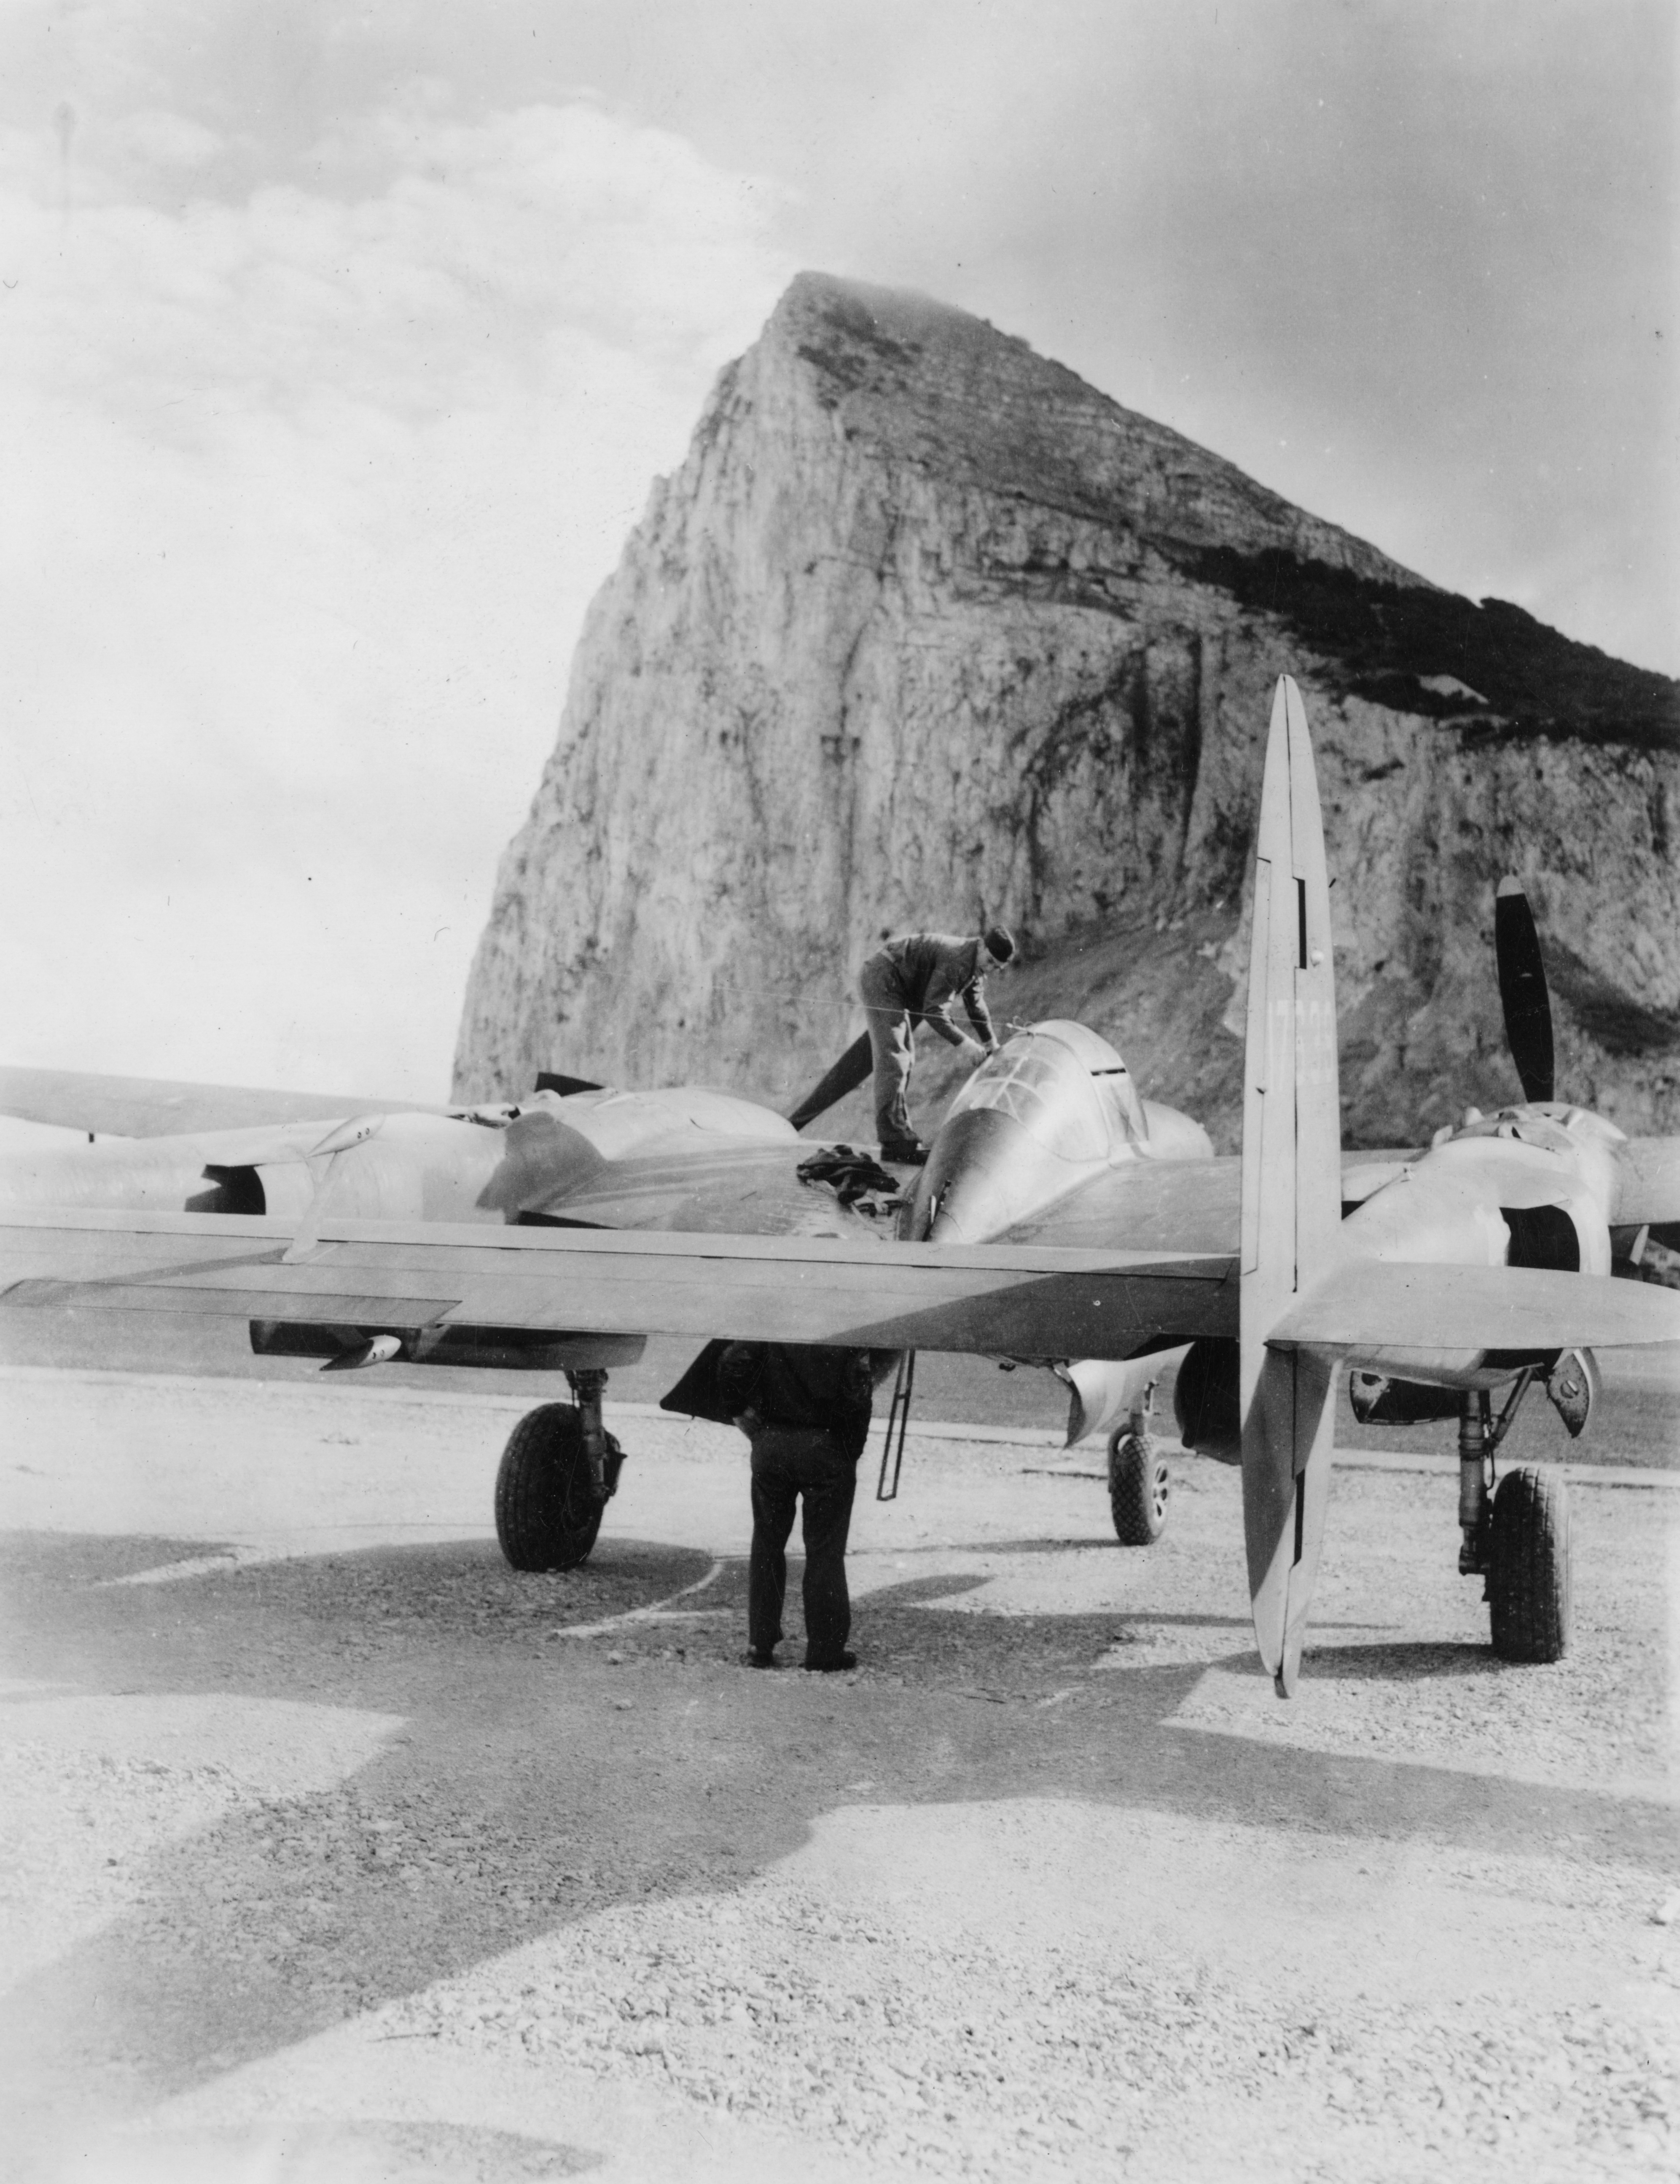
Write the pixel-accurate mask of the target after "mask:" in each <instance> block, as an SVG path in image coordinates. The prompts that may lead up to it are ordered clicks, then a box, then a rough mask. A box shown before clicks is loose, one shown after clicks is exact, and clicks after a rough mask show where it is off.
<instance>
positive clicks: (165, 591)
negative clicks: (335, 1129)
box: [0, 94, 790, 1096]
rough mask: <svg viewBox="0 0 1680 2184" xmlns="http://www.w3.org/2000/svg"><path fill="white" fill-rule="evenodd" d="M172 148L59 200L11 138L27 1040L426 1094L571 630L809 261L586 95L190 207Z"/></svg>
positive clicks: (195, 1066) (759, 194) (13, 927)
mask: <svg viewBox="0 0 1680 2184" xmlns="http://www.w3.org/2000/svg"><path fill="white" fill-rule="evenodd" d="M170 120H171V117H170V116H169V115H168V114H160V113H159V111H158V110H157V109H156V108H155V107H148V109H147V110H146V111H145V112H144V113H143V114H139V115H136V116H133V117H131V118H130V121H129V123H128V125H126V126H125V127H114V126H113V127H108V128H104V129H103V130H101V131H92V130H89V131H86V136H87V138H88V139H89V140H92V139H93V138H95V137H96V136H97V138H98V142H97V144H94V143H92V142H90V143H89V146H88V156H87V158H86V160H85V161H83V162H82V163H81V164H79V165H78V167H77V169H76V171H75V177H74V181H75V188H74V192H73V198H72V209H71V210H70V212H69V213H68V214H66V213H65V212H64V210H63V209H61V207H60V205H59V203H58V198H57V194H56V192H57V176H56V170H54V168H53V163H52V162H51V161H50V160H45V159H42V155H41V150H40V144H39V141H38V138H37V139H35V140H30V139H23V140H19V138H18V137H16V136H14V137H12V138H11V139H9V140H8V142H5V143H4V144H3V145H0V181H3V187H4V192H5V199H4V203H3V204H0V214H3V225H4V226H5V227H6V230H7V232H8V234H9V235H10V236H11V237H13V238H14V240H13V242H12V244H11V247H10V252H9V258H8V263H7V264H6V265H4V266H3V268H0V270H3V274H4V277H5V279H6V281H8V284H11V283H15V285H14V286H13V285H8V287H7V288H6V289H5V290H4V291H3V292H0V357H3V360H0V404H3V421H0V460H3V462H4V465H5V474H6V476H7V478H8V504H9V511H8V512H9V521H8V525H7V526H6V532H5V543H4V546H3V548H0V612H3V615H4V618H5V621H6V624H7V626H8V628H9V629H11V630H13V631H14V632H19V642H18V643H16V644H15V645H14V649H13V655H12V660H11V662H10V666H9V688H8V691H7V692H6V694H5V699H4V705H5V715H4V716H5V719H6V723H7V740H8V744H9V745H10V748H11V751H12V756H11V758H10V759H9V760H8V762H7V765H6V766H5V770H4V771H5V778H4V779H3V781H0V827H3V835H4V840H3V844H0V848H3V854H4V870H3V875H0V916H3V917H4V919H5V929H6V934H7V939H6V942H5V946H4V982H3V996H0V1008H3V1010H4V1015H5V1022H6V1026H7V1034H6V1039H5V1042H4V1044H5V1045H6V1047H7V1049H8V1053H9V1056H10V1058H13V1059H15V1060H20V1061H22V1060H34V1061H56V1062H58V1063H59V1064H61V1065H63V1066H67V1067H87V1068H98V1067H105V1068H113V1069H116V1068H123V1069H131V1070H136V1071H144V1072H147V1073H168V1074H176V1075H184V1076H208V1077H212V1078H223V1079H237V1080H239V1081H248V1082H274V1083H309V1082H311V1081H314V1082H318V1083H322V1084H324V1085H325V1087H326V1088H327V1089H340V1088H341V1087H342V1089H347V1090H359V1091H366V1092H377V1091H381V1090H383V1091H386V1092H388V1093H391V1094H392V1095H403V1094H407V1095H418V1096H438V1095H442V1092H443V1090H444V1089H445V1085H446V1079H447V1073H448V1057H449V1051H450V1047H451V1044H452V1041H453V1031H454V1025H455V1020H456V1017H457V1015H458V1012H459V1002H460V994H461V988H462V984H463V982H464V979H465V969H466V964H467V961H468V958H469V956H470V950H471V948H472V946H473V944H474V942H475V941H476V936H477V932H478V930H479V928H480V927H481V923H482V921H483V917H484V914H485V911H486V909H487V904H488V898H489V889H490V883H491V877H492V871H493V866H494V861H495V858H496V855H497V854H498V851H499V850H500V848H501V847H502V844H503V842H504V841H505V839H506V838H507V837H508V835H509V833H511V831H512V829H513V827H514V826H515V824H516V823H517V821H518V818H519V816H520V813H521V811H522V810H523V807H524V805H525V804H526V800H527V799H528V798H529V796H530V794H531V790H532V788H534V786H535V783H536V780H537V773H538V771H539V768H540V766H541V763H542V758H543V756H544V755H545V754H546V752H547V750H548V747H549V745H550V744H551V743H552V740H553V736H554V727H555V722H556V718H557V715H558V710H559V701H560V697H561V694H562V689H563V684H564V677H565V666H566V661H567V657H568V655H569V652H570V643H571V638H572V636H573V632H574V631H575V628H576V623H577V621H578V619H579V618H580V616H581V610H582V608H583V605H584V604H586V602H587V598H588V595H589V594H590V593H591V592H592V590H593V588H594V587H595V585H596V584H597V583H598V582H599V580H600V578H601V577H603V576H604V573H605V572H606V571H607V570H608V569H609V567H610V565H611V564H612V562H613V560H614V559H615V556H616V554H617V551H618V549H619V547H620V543H621V542H622V539H623V538H624V536H625V534H626V532H627V531H628V529H629V528H630V526H631V523H632V522H633V521H635V518H636V516H637V514H638V513H639V511H640V508H641V506H642V504H643V501H644V499H645V497H646V493H647V489H648V479H649V477H650V476H651V475H652V474H653V473H654V471H657V470H659V469H661V468H667V467H669V466H670V465H671V464H672V463H673V462H675V461H676V460H679V459H680V456H681V450H682V448H683V445H684V443H685V441H686V438H687V433H688V431H689V429H690V428H691V426H692V424H693V418H694V415H695V414H696V412H697V410H698V405H699V403H700V400H701V398H702V397H703V394H704V388H705V387H706V385H707V383H708V382H709V378H710V376H712V374H713V372H714V371H715V369H716V367H717V365H718V364H719V363H720V361H721V360H722V359H724V358H725V357H726V356H727V355H728V354H732V352H733V351H735V350H736V349H738V348H740V347H742V346H743V345H744V344H745V343H746V342H748V340H750V339H751V337H752V336H753V335H754V332H755V331H756V330H757V327H758V325H759V322H760V321H761V320H762V319H763V317H764V315H765V313H766V312H767V310H768V309H769V308H770V304H772V303H773V301H774V299H775V296H776V292H777V290H778V288H779V287H780V286H781V284H782V281H784V280H785V278H786V276H787V272H788V270H790V268H789V267H788V265H787V264H786V263H785V261H783V260H782V259H781V258H780V257H779V256H778V255H777V253H776V252H775V250H774V249H773V248H772V247H771V246H770V243H769V242H767V240H766V234H767V225H768V218H769V214H770V205H769V203H767V198H768V192H766V191H765V188H764V187H762V186H759V185H755V184H754V183H752V182H751V181H748V180H746V179H743V178H742V177H739V176H737V175H731V174H729V173H727V172H725V171H722V170H720V169H719V168H717V167H715V166H714V165H711V164H708V163H707V162H706V161H705V160H704V159H701V158H700V157H699V156H698V154H697V153H695V152H694V151H693V148H691V147H690V146H689V145H687V143H685V142H683V141H682V140H681V138H678V137H676V136H670V135H668V134H665V133H663V132H661V131H656V130H650V129H648V128H644V127H638V126H635V125H631V124H629V123H627V122H626V121H624V120H620V119H618V118H616V117H615V116H614V115H611V114H607V113H604V112H603V111H601V110H600V109H598V108H597V107H594V106H592V105H589V104H582V103H580V104H574V105H570V106H566V107H554V106H541V107H535V106H534V107H529V108H526V109H522V110H519V111H509V112H503V113H498V114H490V115H488V116H486V117H485V118H483V119H481V120H478V121H476V122H467V121H463V120H459V119H456V118H454V117H453V116H452V114H450V113H449V112H448V111H447V110H446V109H442V108H441V106H440V103H439V101H438V99H437V97H436V95H435V94H425V95H421V96H411V97H409V98H407V99H406V100H405V101H404V103H403V104H401V105H400V106H396V105H393V106H389V107H387V108H385V109H381V110H379V111H376V112H375V113H373V114H370V115H367V116H366V117H364V118H363V119H362V120H358V121H355V122H352V123H346V124H342V125H340V127H339V128H338V130H337V132H336V133H335V135H334V136H333V138H332V139H331V142H326V143H324V144H323V145H322V146H321V147H320V155H319V159H318V160H316V161H315V162H314V167H315V169H316V171H317V173H318V175H319V181H318V182H317V183H316V184H315V185H314V186H313V187H307V188H306V187H301V186H300V185H299V184H298V183H296V182H287V183H285V184H270V185H268V186H265V187H262V188H259V189H258V190H256V191H254V192H249V193H248V194H247V195H245V196H243V197H242V198H235V199H233V200H232V201H226V200H224V199H221V198H216V197H214V196H212V195H209V194H208V193H206V194H202V195H193V196H192V197H190V198H188V200H187V201H186V203H184V204H181V206H180V207H179V209H174V210H171V209H165V208H164V207H162V206H160V205H159V204H158V203H155V202H147V199H146V198H145V197H144V196H143V195H142V193H140V192H137V191H136V188H135V187H134V186H133V183H132V178H131V163H132V161H133V160H134V159H136V158H137V157H141V156H144V157H146V158H148V159H153V160H156V159H166V160H167V161H169V162H170V163H171V164H172V168H173V170H174V171H175V174H176V175H179V174H180V173H181V171H182V170H183V168H184V167H186V166H190V165H191V164H192V161H193V160H194V159H197V158H199V157H201V156H202V157H209V156H210V153H211V152H212V151H213V149H214V146H213V145H212V144H210V143H207V142H205V139H207V138H208V137H209V135H210V132H209V131H199V130H198V129H197V125H196V124H195V123H193V122H192V121H190V120H181V125H180V127H179V128H171V127H170V126H169V123H170ZM78 142H79V143H80V142H81V139H80V138H79V139H78ZM96 153H97V159H96V156H95V155H96ZM100 160H103V161H105V162H106V164H99V161H100Z"/></svg>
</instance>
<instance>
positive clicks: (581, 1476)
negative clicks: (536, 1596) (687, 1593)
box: [496, 1366, 624, 1570]
mask: <svg viewBox="0 0 1680 2184" xmlns="http://www.w3.org/2000/svg"><path fill="white" fill-rule="evenodd" d="M566 1379H567V1382H568V1384H569V1385H570V1389H571V1392H572V1394H573V1396H575V1397H576V1406H575V1407H574V1405H573V1404H571V1403H544V1404H543V1405H542V1407H540V1408H539V1409H537V1410H534V1411H528V1412H526V1415H525V1417H524V1418H521V1419H520V1422H519V1424H517V1425H516V1426H515V1428H514V1429H513V1432H512V1433H511V1434H510V1435H509V1437H508V1445H507V1446H506V1448H505V1449H503V1451H502V1463H501V1468H500V1469H499V1470H498V1472H497V1474H496V1537H497V1538H498V1541H500V1542H501V1546H502V1552H503V1554H504V1555H505V1556H506V1557H507V1558H508V1560H509V1563H512V1565H513V1567H514V1568H515V1569H520V1570H565V1569H576V1567H577V1565H578V1564H579V1563H581V1562H584V1561H587V1558H588V1555H589V1551H590V1549H591V1548H592V1546H594V1544H595V1535H596V1534H597V1533H598V1531H599V1530H600V1529H601V1518H602V1514H603V1513H604V1510H605V1508H606V1506H607V1503H608V1502H609V1501H610V1500H611V1499H612V1497H613V1496H614V1495H615V1493H617V1491H618V1475H619V1471H620V1467H621V1466H622V1464H623V1463H624V1451H623V1450H622V1449H621V1448H620V1446H619V1445H618V1442H617V1441H616V1440H615V1439H614V1437H613V1435H611V1434H609V1432H608V1431H607V1429H606V1428H605V1426H604V1424H602V1421H601V1398H602V1396H604V1393H605V1392H606V1386H607V1376H606V1374H605V1373H604V1372H603V1371H601V1370H600V1369H599V1368H598V1367H593V1366H581V1367H579V1368H577V1369H576V1371H575V1372H568V1373H567V1374H566Z"/></svg>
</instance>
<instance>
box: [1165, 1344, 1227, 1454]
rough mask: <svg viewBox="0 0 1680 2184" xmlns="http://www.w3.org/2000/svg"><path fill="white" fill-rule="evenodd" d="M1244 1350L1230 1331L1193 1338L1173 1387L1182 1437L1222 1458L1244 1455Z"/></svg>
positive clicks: (1201, 1450)
mask: <svg viewBox="0 0 1680 2184" xmlns="http://www.w3.org/2000/svg"><path fill="white" fill-rule="evenodd" d="M1241 1360H1242V1353H1241V1351H1240V1349H1239V1348H1238V1345H1237V1343H1236V1342H1235V1341H1233V1340H1232V1338H1231V1336H1230V1335H1228V1334H1214V1335H1204V1337H1203V1338H1202V1340H1200V1341H1199V1342H1193V1343H1192V1344H1191V1345H1190V1347H1189V1349H1188V1351H1187V1352H1186V1354H1185V1358H1184V1362H1183V1363H1182V1365H1181V1366H1180V1367H1179V1368H1178V1379H1177V1384H1176V1385H1175V1386H1174V1388H1173V1391H1172V1409H1173V1415H1174V1416H1175V1417H1176V1418H1177V1420H1178V1437H1179V1439H1180V1440H1182V1442H1183V1444H1184V1446H1185V1447H1186V1448H1193V1449H1195V1450H1196V1451H1198V1453H1199V1454H1200V1455H1202V1456H1211V1457H1215V1459H1216V1460H1217V1461H1218V1462H1219V1463H1241V1462H1242V1460H1243V1418H1242V1362H1241Z"/></svg>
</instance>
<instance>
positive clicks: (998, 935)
mask: <svg viewBox="0 0 1680 2184" xmlns="http://www.w3.org/2000/svg"><path fill="white" fill-rule="evenodd" d="M981 939H982V940H983V941H984V943H985V944H986V952H987V955H988V956H990V957H991V958H992V960H993V962H994V963H1012V962H1013V961H1015V936H1014V934H1013V933H1009V932H1006V931H1005V930H1004V928H1003V927H1002V926H1001V925H988V926H987V928H986V930H985V932H984V933H982V935H981Z"/></svg>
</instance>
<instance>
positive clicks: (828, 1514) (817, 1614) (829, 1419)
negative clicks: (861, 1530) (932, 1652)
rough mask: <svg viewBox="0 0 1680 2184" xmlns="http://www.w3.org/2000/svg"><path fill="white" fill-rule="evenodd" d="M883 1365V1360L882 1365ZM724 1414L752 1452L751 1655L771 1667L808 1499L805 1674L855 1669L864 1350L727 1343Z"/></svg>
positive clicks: (721, 1385) (866, 1375) (866, 1393)
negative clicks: (799, 1519)
mask: <svg viewBox="0 0 1680 2184" xmlns="http://www.w3.org/2000/svg"><path fill="white" fill-rule="evenodd" d="M882 1362H883V1364H885V1363H887V1362H888V1361H887V1360H886V1359H885V1358H884V1357H883V1360H882ZM717 1385H718V1392H719V1394H720V1396H721V1398H722V1401H723V1407H724V1408H725V1409H726V1411H728V1412H729V1413H730V1415H731V1417H732V1418H733V1419H734V1420H735V1423H736V1424H737V1426H738V1427H739V1428H740V1429H741V1430H742V1432H743V1434H745V1435H746V1436H747V1439H748V1441H749V1442H750V1443H751V1445H752V1450H753V1550H752V1558H751V1560H750V1562H749V1563H748V1569H747V1645H748V1653H747V1659H748V1664H749V1665H750V1666H751V1667H753V1668H754V1669H774V1668H775V1667H776V1666H777V1665H778V1664H777V1662H776V1646H777V1645H778V1644H779V1643H780V1642H781V1638H782V1602H783V1600H784V1599H785V1598H786V1596H787V1535H788V1534H789V1533H790V1532H791V1531H792V1530H793V1507H794V1504H795V1502H800V1501H803V1502H804V1541H805V1583H804V1604H805V1663H804V1664H805V1666H806V1667H807V1668H808V1669H854V1668H855V1667H856V1666H857V1660H858V1657H857V1655H856V1654H855V1653H848V1652H847V1651H846V1641H847V1639H848V1636H849V1635H850V1634H851V1628H852V1602H851V1596H850V1595H849V1594H848V1591H847V1589H846V1535H847V1532H848V1529H849V1528H850V1525H851V1521H852V1496H853V1493H854V1490H855V1488H856V1485H857V1476H858V1458H859V1457H860V1456H861V1455H862V1454H863V1449H864V1441H865V1438H866V1437H867V1435H868V1433H869V1417H870V1410H871V1404H872V1402H873V1401H874V1394H875V1383H874V1378H873V1375H872V1373H871V1359H870V1353H869V1351H867V1350H827V1349H821V1348H818V1347H816V1346H814V1345H811V1344H804V1343H789V1342H732V1343H731V1344H730V1345H729V1346H728V1348H727V1349H726V1351H724V1353H723V1355H722V1357H720V1359H719V1360H718V1368H717Z"/></svg>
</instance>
